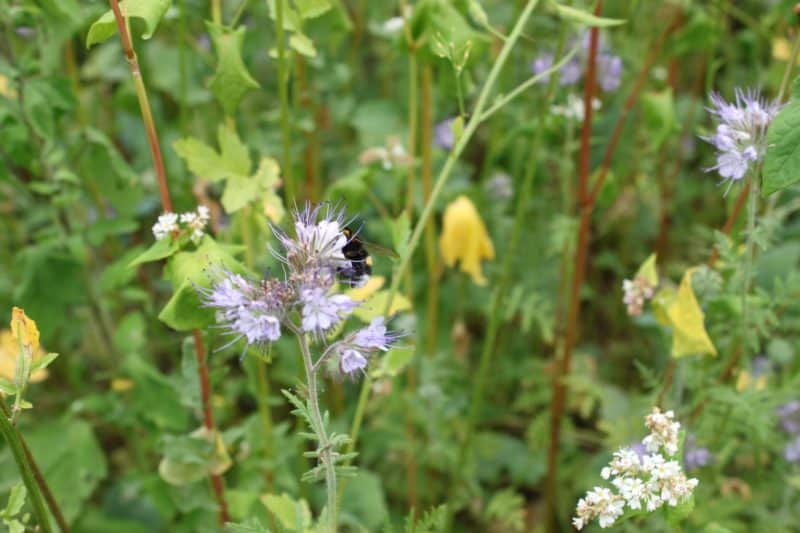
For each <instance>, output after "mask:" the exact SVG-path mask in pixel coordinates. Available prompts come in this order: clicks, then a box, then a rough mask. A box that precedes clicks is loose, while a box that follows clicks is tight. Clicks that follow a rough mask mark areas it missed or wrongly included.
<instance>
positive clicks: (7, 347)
mask: <svg viewBox="0 0 800 533" xmlns="http://www.w3.org/2000/svg"><path fill="white" fill-rule="evenodd" d="M18 356H19V341H18V340H17V338H16V337H15V336H14V334H13V333H11V330H10V329H3V330H0V377H4V378H6V379H8V380H10V381H13V380H14V376H15V374H16V368H17V357H18ZM44 356H45V352H44V350H42V348H41V347H39V348H38V349H37V350H36V351H35V352H33V363H34V364H35V363H36V362H37V361H39V359H41V358H42V357H44ZM46 377H47V369H44V368H43V369H41V370H37V371H36V372H34V373H33V374H31V379H30V381H31V383H36V382H38V381H42V380H43V379H45V378H46Z"/></svg>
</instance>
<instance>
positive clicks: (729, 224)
mask: <svg viewBox="0 0 800 533" xmlns="http://www.w3.org/2000/svg"><path fill="white" fill-rule="evenodd" d="M749 193H750V182H749V181H748V182H747V183H746V184H745V186H744V187H742V190H741V191H740V192H739V196H737V197H736V203H734V204H733V211H731V214H730V215H728V220H726V221H725V225H724V226H722V233H724V234H725V235H730V233H731V231H732V230H733V225H734V224H735V223H736V219H737V218H739V213H741V212H742V207H744V203H745V200H747V195H748V194H749ZM717 259H719V250H717V249H716V248H714V249H713V250H712V251H711V257H709V258H708V266H710V267H713V266H714V264H716V262H717Z"/></svg>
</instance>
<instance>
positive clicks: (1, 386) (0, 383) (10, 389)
mask: <svg viewBox="0 0 800 533" xmlns="http://www.w3.org/2000/svg"><path fill="white" fill-rule="evenodd" d="M0 392H2V393H3V394H7V395H9V396H13V395H15V394H16V393H17V386H16V385H14V382H13V381H11V380H10V379H8V378H4V377H2V376H0Z"/></svg>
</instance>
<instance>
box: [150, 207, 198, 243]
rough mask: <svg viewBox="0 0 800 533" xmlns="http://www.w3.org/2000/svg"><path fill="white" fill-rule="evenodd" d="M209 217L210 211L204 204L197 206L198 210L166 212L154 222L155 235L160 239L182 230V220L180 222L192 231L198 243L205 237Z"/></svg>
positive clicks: (194, 239) (191, 234) (192, 235)
mask: <svg viewBox="0 0 800 533" xmlns="http://www.w3.org/2000/svg"><path fill="white" fill-rule="evenodd" d="M209 218H210V213H209V211H208V207H206V206H204V205H200V206H197V211H188V212H186V213H181V214H180V215H178V214H176V213H164V214H163V215H161V216H160V217H158V221H156V223H155V224H153V235H154V236H155V238H156V240H157V241H160V240H161V239H163V238H164V237H167V236H169V235H172V234H173V233H175V232H177V231H180V229H181V228H180V225H179V222H180V224H184V225H185V227H186V228H187V229H188V230H189V231H190V232H191V233H190V236H191V239H192V242H194V243H197V242H200V239H202V238H203V235H204V231H203V230H204V229H205V227H206V225H207V224H208V220H209Z"/></svg>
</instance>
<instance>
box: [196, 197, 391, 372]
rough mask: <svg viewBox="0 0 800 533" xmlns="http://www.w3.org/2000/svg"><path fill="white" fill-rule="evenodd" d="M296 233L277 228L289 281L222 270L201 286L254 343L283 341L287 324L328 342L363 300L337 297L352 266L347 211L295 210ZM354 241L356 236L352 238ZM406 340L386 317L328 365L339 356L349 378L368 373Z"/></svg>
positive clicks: (330, 351)
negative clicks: (371, 362) (380, 354)
mask: <svg viewBox="0 0 800 533" xmlns="http://www.w3.org/2000/svg"><path fill="white" fill-rule="evenodd" d="M293 218H294V236H290V235H288V234H287V233H285V232H283V231H280V230H279V229H277V228H273V232H274V233H275V237H276V238H277V240H278V242H279V243H280V245H281V248H282V250H281V251H277V250H272V253H273V254H274V255H275V256H276V257H277V258H278V259H279V260H280V261H281V262H282V263H283V264H284V265H285V272H286V275H285V277H284V278H283V279H281V278H276V277H268V278H266V279H262V280H251V279H247V278H245V277H243V276H241V275H239V274H235V273H233V272H229V271H227V270H222V269H218V270H217V271H214V272H212V280H211V281H212V283H211V287H210V288H208V289H204V288H199V289H198V290H199V291H200V293H201V297H202V300H203V304H204V305H205V306H206V307H212V308H214V309H216V311H217V322H218V323H220V325H221V326H222V327H223V328H225V329H226V330H227V331H228V332H229V333H231V334H232V335H234V339H233V340H232V341H231V342H232V343H233V342H236V341H238V340H239V339H244V340H245V341H246V343H247V345H248V346H250V345H253V344H258V345H260V344H266V343H269V342H274V341H276V340H278V339H279V338H280V336H281V331H282V327H283V328H286V329H288V330H290V331H291V332H293V333H295V334H297V335H306V334H308V335H310V336H311V337H313V338H315V339H317V340H322V341H326V340H327V335H328V334H329V333H330V332H331V331H333V330H334V328H336V327H337V326H338V325H339V324H341V322H342V321H343V320H344V319H346V318H347V317H348V316H349V315H350V314H351V313H352V311H353V309H355V308H356V307H357V306H358V304H359V302H357V301H354V300H353V299H352V298H351V297H350V296H348V295H346V294H341V293H336V292H335V284H336V278H337V275H341V274H342V273H344V272H347V270H348V269H350V268H352V262H353V261H352V260H350V259H347V258H345V256H344V254H343V252H342V249H343V248H344V247H345V245H347V243H348V238H347V237H345V235H344V233H343V230H344V227H345V223H344V214H343V213H342V211H340V210H335V209H333V208H330V207H328V208H327V209H322V207H321V206H318V207H316V208H311V207H306V208H305V209H304V210H303V211H295V212H294V217H293ZM351 238H352V237H351ZM397 337H398V335H397V334H395V333H390V332H387V330H386V326H385V325H384V322H383V317H378V318H375V319H374V320H373V321H372V322H371V323H370V324H369V325H368V326H367V327H364V328H362V329H360V330H356V331H355V332H354V333H352V334H349V335H347V336H345V338H344V339H342V340H340V341H338V342H335V343H333V344H331V345H329V346H328V348H327V349H326V350H325V352H324V355H323V356H322V357H321V361H322V360H327V359H328V358H329V357H334V356H337V357H338V367H339V369H340V370H341V371H342V372H344V373H346V374H354V373H356V372H357V371H363V370H364V369H365V368H366V367H367V363H368V358H369V356H370V355H371V354H373V353H375V352H377V351H379V350H380V351H386V350H388V348H389V346H391V345H392V344H393V343H394V341H395V340H396V339H397Z"/></svg>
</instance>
